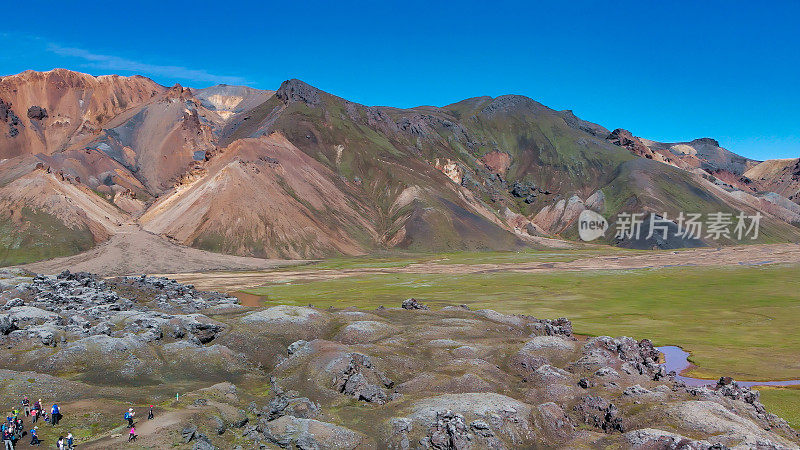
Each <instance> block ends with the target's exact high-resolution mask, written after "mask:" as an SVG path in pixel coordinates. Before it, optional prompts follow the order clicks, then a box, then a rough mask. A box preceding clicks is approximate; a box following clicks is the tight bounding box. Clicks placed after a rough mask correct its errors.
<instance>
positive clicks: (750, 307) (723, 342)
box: [247, 254, 800, 426]
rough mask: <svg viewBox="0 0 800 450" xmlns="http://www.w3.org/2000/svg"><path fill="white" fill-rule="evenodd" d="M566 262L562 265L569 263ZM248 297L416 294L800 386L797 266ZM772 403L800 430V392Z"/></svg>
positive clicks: (425, 281)
mask: <svg viewBox="0 0 800 450" xmlns="http://www.w3.org/2000/svg"><path fill="white" fill-rule="evenodd" d="M559 255H560V256H557V257H554V258H555V259H557V260H558V259H561V258H564V257H566V256H565V255H564V254H559ZM464 258H466V259H467V260H471V258H469V257H466V256H464ZM507 258H510V257H507ZM390 263H391V261H389V260H385V261H381V262H380V263H379V264H390ZM327 264H329V265H330V267H326V268H336V267H345V266H349V264H346V263H345V262H329V263H327ZM362 264H363V262H362V263H358V264H357V265H358V266H360V267H363V265H362ZM247 292H248V293H251V294H255V295H260V296H263V298H264V301H265V302H266V303H268V304H297V305H307V304H311V305H315V306H318V307H323V308H324V307H329V306H334V307H347V306H356V307H359V308H364V309H373V308H376V307H378V306H380V305H384V306H398V305H399V304H400V302H401V301H402V300H403V299H405V298H408V297H416V298H418V299H422V300H423V301H424V302H426V303H428V304H430V305H431V306H433V307H434V308H436V307H443V306H447V305H458V304H467V305H469V306H470V307H471V308H473V309H479V308H491V309H495V310H498V311H501V312H505V313H523V314H531V315H534V316H536V317H541V318H554V317H561V316H565V317H568V318H570V319H571V320H572V322H573V324H574V328H575V332H576V333H579V334H586V335H603V334H607V335H614V336H620V335H628V336H633V337H636V338H645V337H646V338H650V339H652V340H653V341H654V342H655V343H656V345H678V346H681V347H683V348H684V349H686V350H688V351H690V352H691V353H692V356H691V361H692V362H693V363H694V364H695V365H696V366H697V367H695V368H694V369H693V370H692V371H691V373H690V375H693V376H698V377H704V378H715V377H719V376H722V375H730V376H733V377H734V378H737V379H740V380H784V379H800V333H798V332H797V331H796V330H797V324H798V323H800V266H797V265H765V266H735V267H671V268H661V269H637V270H618V271H575V272H567V271H559V272H551V273H547V272H544V273H519V272H510V271H503V272H494V273H479V274H461V275H459V274H448V275H441V274H375V275H366V276H353V277H345V278H338V279H329V280H321V281H298V282H287V283H279V284H269V285H265V286H261V287H258V288H252V289H248V290H247ZM763 400H764V403H765V404H767V405H768V407H769V408H770V409H771V410H774V411H775V412H776V413H778V414H781V415H782V416H784V417H786V418H787V419H789V420H790V421H792V423H793V424H794V425H795V426H800V389H770V390H768V391H765V392H764V394H763Z"/></svg>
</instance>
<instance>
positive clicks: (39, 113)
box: [28, 105, 47, 120]
mask: <svg viewBox="0 0 800 450" xmlns="http://www.w3.org/2000/svg"><path fill="white" fill-rule="evenodd" d="M28 118H29V119H32V120H42V119H45V118H47V110H46V109H44V108H42V107H41V106H36V105H34V106H31V107H30V108H28Z"/></svg>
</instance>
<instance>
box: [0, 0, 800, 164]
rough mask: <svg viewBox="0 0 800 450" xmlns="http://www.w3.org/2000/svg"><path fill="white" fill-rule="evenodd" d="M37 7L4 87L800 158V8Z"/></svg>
mask: <svg viewBox="0 0 800 450" xmlns="http://www.w3.org/2000/svg"><path fill="white" fill-rule="evenodd" d="M23 3H24V2H7V3H6V4H4V5H3V15H4V18H3V20H2V25H0V48H2V49H3V50H2V52H0V74H12V73H17V72H21V71H23V70H25V69H35V70H48V69H51V68H53V67H65V68H68V69H73V70H79V71H84V72H88V73H92V74H96V75H98V74H107V73H119V74H124V75H128V74H132V73H139V74H142V75H146V76H149V77H151V78H153V79H155V80H156V81H158V82H159V83H161V84H165V85H171V84H174V83H176V82H179V83H181V84H183V85H188V86H193V87H204V86H208V85H211V84H217V83H228V84H247V85H250V86H253V87H258V88H263V89H275V88H277V87H278V86H279V85H280V82H281V81H283V80H285V79H288V78H300V79H302V80H304V81H307V82H309V83H311V84H313V85H315V86H317V87H319V88H321V89H323V90H326V91H328V92H331V93H334V94H336V95H339V96H341V97H345V98H347V99H350V100H353V101H357V102H360V103H365V104H368V105H392V106H401V107H409V106H416V105H422V104H428V105H438V106H441V105H445V104H448V103H452V102H455V101H458V100H461V99H464V98H467V97H474V96H479V95H491V96H497V95H501V94H507V93H514V94H523V95H527V96H529V97H532V98H534V99H536V100H538V101H540V102H542V103H544V104H546V105H548V106H550V107H552V108H556V109H572V110H574V111H575V113H576V114H577V115H578V116H580V117H582V118H584V119H587V120H590V121H593V122H597V123H600V124H602V125H604V126H606V127H608V128H610V129H613V128H617V127H623V128H627V129H630V130H631V131H632V132H633V133H634V134H636V135H639V136H643V137H647V138H650V139H655V140H662V141H680V140H689V139H692V138H697V137H704V136H708V137H714V138H716V139H718V140H719V141H720V142H721V143H722V144H723V146H725V147H727V148H729V149H731V150H733V151H735V152H737V153H740V154H743V155H745V156H749V157H752V158H756V159H767V158H779V157H780V158H790V157H798V156H800V86H798V82H800V31H798V30H800V25H798V18H799V17H800V2H798V1H787V2H780V1H779V2H770V5H769V6H768V7H767V6H759V5H757V3H759V2H736V1H725V2H716V1H691V2H664V1H633V2H609V3H608V4H606V3H604V2H600V1H579V0H576V1H571V2H563V1H560V2H545V3H538V2H533V1H532V2H520V3H507V2H502V1H493V2H480V3H479V2H474V3H473V2H469V1H467V2H461V3H455V2H452V3H445V2H435V1H425V2H418V1H413V0H404V1H402V2H381V1H372V2H359V3H348V2H291V1H282V2H279V3H271V2H252V3H251V2H247V1H236V2H219V1H218V2H214V3H209V4H203V3H202V2H185V3H171V2H168V1H159V2H147V1H145V2H139V5H136V6H134V5H135V3H137V2H124V3H118V2H110V1H106V2H102V3H93V2H82V3H80V4H78V3H72V2H54V3H53V4H48V3H42V2H37V3H35V6H25V5H23ZM71 3H72V4H71Z"/></svg>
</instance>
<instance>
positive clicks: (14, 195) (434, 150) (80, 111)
mask: <svg viewBox="0 0 800 450" xmlns="http://www.w3.org/2000/svg"><path fill="white" fill-rule="evenodd" d="M794 163H796V161H794V160H792V161H783V162H780V161H777V162H776V161H767V162H764V163H761V164H759V162H758V161H753V160H750V159H747V158H744V157H741V156H739V155H736V154H735V153H733V152H730V151H729V150H727V149H724V148H722V147H720V146H719V143H718V142H717V141H715V140H713V139H710V138H701V139H695V140H691V141H687V142H679V143H663V142H656V141H651V140H648V139H646V138H641V137H637V136H635V135H634V134H633V133H631V132H629V131H627V130H624V129H621V128H618V129H615V130H614V131H609V130H608V129H606V128H605V127H603V126H600V125H598V124H593V123H590V122H587V121H585V120H582V119H580V118H578V117H577V116H575V114H573V113H572V112H571V111H556V110H553V109H550V108H548V107H546V106H544V105H542V104H540V103H538V102H536V101H534V100H532V99H530V98H527V97H523V96H518V95H503V96H499V97H496V98H491V97H476V98H470V99H466V100H463V101H461V102H458V103H454V104H451V105H446V106H442V107H431V106H422V107H417V108H408V109H399V108H392V107H377V106H366V105H361V104H357V103H354V102H351V101H348V100H346V99H343V98H340V97H336V96H335V95H332V94H329V93H327V92H323V91H321V90H319V89H316V88H315V87H313V86H311V85H309V84H307V83H304V82H303V81H300V80H287V81H285V82H284V83H282V84H281V86H279V87H278V88H277V89H276V90H275V91H264V90H257V89H252V88H248V87H244V86H227V85H219V86H213V87H209V88H206V89H192V88H190V87H185V86H180V85H174V86H172V87H166V86H160V85H158V84H156V83H155V82H153V81H152V80H149V79H147V78H145V77H139V76H134V77H120V76H100V77H93V76H91V75H87V74H82V73H77V72H72V71H69V70H64V69H54V70H51V71H47V72H34V71H26V72H23V73H20V74H17V75H9V76H3V77H0V265H4V266H5V265H12V264H21V263H27V262H33V261H38V260H44V259H49V258H53V257H60V256H69V255H74V254H77V253H81V252H85V251H87V250H90V249H93V248H95V247H97V246H98V245H100V244H102V243H104V242H107V241H108V240H109V239H112V237H113V236H115V235H117V234H119V232H120V231H121V228H120V227H121V226H122V225H123V224H128V223H129V224H136V225H137V226H139V227H141V228H142V229H143V230H145V231H147V232H151V233H154V234H157V235H159V236H161V237H164V238H166V239H168V240H170V241H171V242H173V243H175V244H179V245H184V246H189V247H194V248H197V249H201V250H206V251H212V252H216V253H225V254H230V255H237V256H246V257H258V258H282V259H315V258H322V257H328V256H334V255H361V254H369V253H374V252H381V251H385V250H392V249H399V250H401V251H451V250H475V249H495V250H516V249H520V248H524V247H530V246H541V245H547V241H543V240H542V238H557V239H567V240H574V239H577V237H578V236H577V227H576V226H575V224H576V220H577V217H578V216H579V215H580V213H581V212H582V211H583V210H585V209H591V210H594V211H597V212H598V213H600V214H602V215H603V216H604V217H605V218H606V219H608V221H609V225H610V226H611V229H613V228H614V226H615V224H616V222H615V220H616V215H617V214H618V213H621V212H634V213H639V212H640V213H655V214H660V215H663V214H664V213H666V214H667V218H668V219H670V220H671V218H674V217H676V216H677V215H678V213H679V212H686V213H694V212H699V213H709V212H722V213H731V214H734V215H735V214H737V213H738V212H739V211H743V212H745V213H747V214H753V213H755V212H756V211H759V212H761V213H762V214H763V219H762V220H761V233H760V234H759V237H758V239H757V241H758V242H787V241H791V242H794V241H797V240H798V239H800V231H799V230H798V228H797V227H796V224H798V223H800V206H798V204H797V201H798V196H797V189H798V183H797V182H796V181H797V180H795V178H797V176H796V174H795V172H797V170H795V169H796V167H794V166H796V164H794ZM676 226H677V225H676ZM634 241H637V242H628V241H626V240H624V239H623V240H619V239H614V238H613V237H612V236H611V233H608V235H607V236H605V238H603V239H601V240H600V241H599V242H603V243H607V244H612V245H619V246H623V247H635V248H652V247H654V246H655V247H660V248H676V247H682V246H689V247H692V246H697V245H710V246H718V245H731V244H741V243H742V242H741V241H740V240H737V239H733V238H730V237H722V238H721V239H718V240H714V241H713V242H711V241H710V240H709V239H707V238H706V237H703V238H701V239H698V240H696V241H687V240H680V239H661V240H655V241H645V240H642V241H641V242H638V240H635V239H634ZM748 243H750V242H749V241H748ZM559 245H560V244H559Z"/></svg>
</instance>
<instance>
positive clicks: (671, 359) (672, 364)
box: [656, 345, 800, 387]
mask: <svg viewBox="0 0 800 450" xmlns="http://www.w3.org/2000/svg"><path fill="white" fill-rule="evenodd" d="M656 350H658V351H660V352H661V353H663V354H664V360H665V362H664V364H662V365H663V366H664V368H665V369H667V372H672V371H675V373H676V374H678V375H676V376H675V379H676V380H680V381H683V382H684V383H686V385H687V386H707V385H715V384H717V380H706V379H704V378H693V377H685V376H683V375H681V372H683V371H684V370H686V369H687V368H688V367H689V366H690V365H691V363H690V362H689V360H688V358H689V352H686V351H684V350H683V349H682V348H680V347H675V346H673V345H665V346H663V347H656ZM736 382H737V383H739V386H745V387H752V386H795V385H800V380H784V381H739V380H736Z"/></svg>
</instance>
